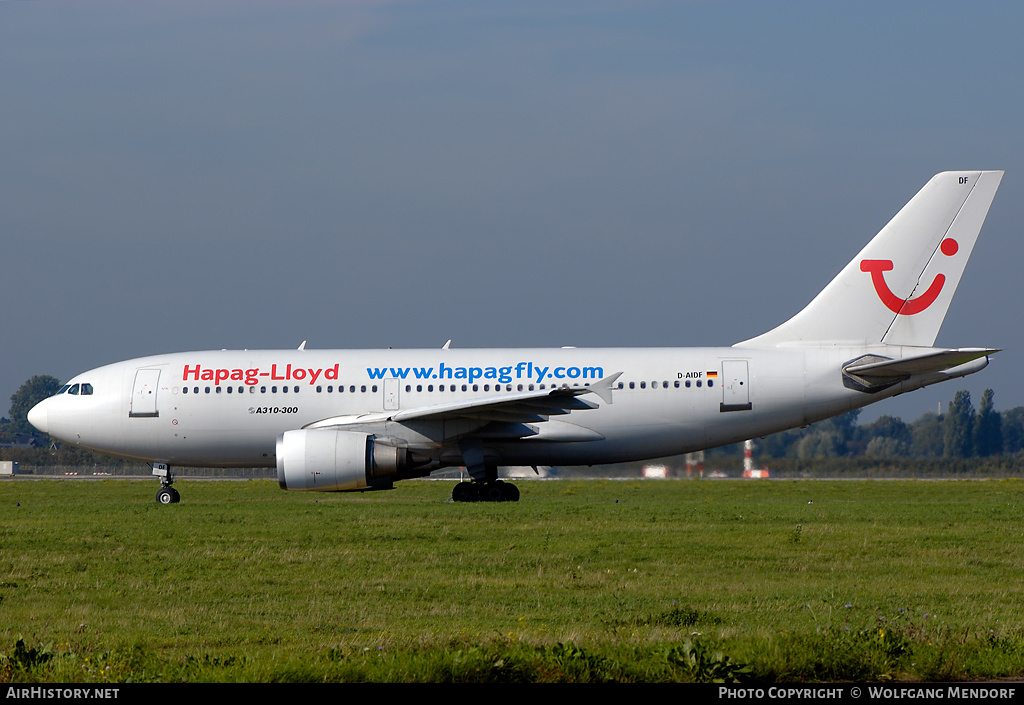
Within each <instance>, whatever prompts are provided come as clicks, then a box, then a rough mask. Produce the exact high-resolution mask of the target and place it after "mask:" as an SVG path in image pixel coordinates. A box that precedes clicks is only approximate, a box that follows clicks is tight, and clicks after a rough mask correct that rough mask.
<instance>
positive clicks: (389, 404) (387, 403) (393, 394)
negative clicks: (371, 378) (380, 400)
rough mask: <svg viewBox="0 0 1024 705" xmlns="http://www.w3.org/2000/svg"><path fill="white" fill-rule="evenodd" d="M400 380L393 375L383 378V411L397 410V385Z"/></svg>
mask: <svg viewBox="0 0 1024 705" xmlns="http://www.w3.org/2000/svg"><path fill="white" fill-rule="evenodd" d="M399 383H400V380H398V379H395V378H394V377H387V378H385V379H384V410H385V411H397V410H398V385H399Z"/></svg>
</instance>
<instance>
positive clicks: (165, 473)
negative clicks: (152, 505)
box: [153, 463, 181, 504]
mask: <svg viewBox="0 0 1024 705" xmlns="http://www.w3.org/2000/svg"><path fill="white" fill-rule="evenodd" d="M153 474H154V475H156V476H157V477H159V478H160V491H159V492H157V493H156V501H157V502H159V503H160V504H177V503H178V502H180V501H181V495H180V494H178V490H176V489H174V488H173V487H171V485H173V484H174V475H173V474H172V473H171V466H170V465H167V464H166V463H153Z"/></svg>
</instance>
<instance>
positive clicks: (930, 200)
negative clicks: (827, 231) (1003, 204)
mask: <svg viewBox="0 0 1024 705" xmlns="http://www.w3.org/2000/svg"><path fill="white" fill-rule="evenodd" d="M1002 178H1003V172H1001V171H947V172H943V173H941V174H937V175H935V176H934V177H932V179H931V180H930V181H929V182H928V183H927V184H925V186H924V188H922V189H921V190H920V191H918V193H917V195H916V196H914V197H913V198H912V199H911V200H910V202H909V203H907V205H905V206H904V207H903V209H902V210H900V212H899V213H897V214H896V216H895V217H894V218H893V219H892V220H890V221H889V223H888V225H886V226H885V227H884V228H882V230H881V231H880V232H879V233H878V234H877V235H876V236H875V237H874V239H872V240H871V242H869V243H868V244H867V246H866V247H864V249H863V250H861V251H860V253H859V254H858V255H857V256H856V257H854V258H853V261H851V262H850V263H849V264H848V265H846V267H845V268H844V269H843V271H841V272H840V273H839V274H838V276H836V278H835V279H833V280H832V282H831V283H830V284H829V285H828V286H826V287H825V288H824V289H823V290H822V292H821V293H820V294H818V295H817V296H816V297H815V298H814V300H813V301H811V303H809V304H808V305H807V307H806V308H804V309H803V310H802V311H800V313H798V314H796V315H795V316H793V317H792V318H791V319H789V320H788V321H786V322H785V323H783V324H782V325H781V326H779V327H778V328H775V329H773V330H771V331H769V332H767V333H765V334H763V335H759V336H757V337H756V338H751V339H750V340H745V341H743V342H742V343H737V344H736V345H737V347H772V346H776V345H785V344H801V343H816V342H826V341H827V342H829V343H839V344H850V345H864V344H872V343H888V344H892V345H916V346H922V347H930V346H931V345H933V344H934V343H935V337H936V336H937V335H938V333H939V327H940V326H941V325H942V320H943V318H945V316H946V311H947V310H948V309H949V303H950V301H951V300H952V299H953V294H954V292H955V291H956V287H957V284H958V283H959V282H960V276H961V275H962V274H963V271H964V267H965V266H966V264H967V260H968V259H969V258H970V256H971V251H972V250H973V249H974V243H975V242H976V241H977V239H978V233H979V232H980V231H981V226H982V225H983V224H984V222H985V216H986V215H987V214H988V209H989V207H990V206H991V205H992V199H993V198H994V197H995V194H996V189H998V188H999V182H1000V180H1001V179H1002Z"/></svg>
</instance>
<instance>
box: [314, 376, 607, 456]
mask: <svg viewBox="0 0 1024 705" xmlns="http://www.w3.org/2000/svg"><path fill="white" fill-rule="evenodd" d="M621 374H622V373H621V372H616V373H615V374H613V375H610V376H608V377H605V378H603V379H601V380H598V381H597V382H594V383H593V384H590V385H587V386H584V387H556V388H554V389H548V390H535V391H526V392H508V393H498V394H491V395H488V396H484V397H479V398H477V399H470V400H462V401H457V402H450V403H445V404H431V405H429V406H421V407H415V408H412V409H402V410H399V411H384V412H375V413H371V414H360V415H355V416H353V415H347V416H333V417H330V418H326V419H322V420H320V421H316V422H314V423H311V424H308V425H306V426H304V427H303V428H305V429H319V428H334V429H342V428H343V429H346V430H350V429H351V430H355V428H357V427H358V428H362V429H366V430H373V431H376V432H379V430H377V429H380V428H383V427H387V428H388V433H389V434H390V433H394V426H395V425H399V426H407V425H410V424H412V425H415V426H416V427H417V428H418V429H420V432H422V429H424V427H429V426H437V427H439V428H447V429H450V430H443V431H441V435H442V436H443V437H444V438H443V439H444V440H447V439H450V438H451V437H452V436H453V435H458V436H467V435H477V436H479V437H482V438H523V437H533V438H535V439H537V440H560V441H588V440H599V439H601V438H603V436H601V434H599V433H596V432H594V431H591V430H590V429H586V428H583V427H580V426H575V425H573V424H567V423H562V422H557V421H551V420H550V417H552V416H560V415H564V414H568V413H570V412H572V411H586V410H589V409H596V408H597V407H598V406H599V405H598V404H597V403H595V402H593V401H590V400H588V399H584V398H583V397H584V396H586V395H596V396H597V397H599V398H600V399H602V400H603V401H604V402H605V403H608V404H610V403H612V387H613V385H614V384H615V382H616V381H617V380H618V378H619V376H620V375H621ZM542 424H543V425H544V426H542ZM431 435H433V434H431ZM443 439H442V438H438V439H437V440H443Z"/></svg>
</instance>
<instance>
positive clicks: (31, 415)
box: [28, 399, 50, 433]
mask: <svg viewBox="0 0 1024 705" xmlns="http://www.w3.org/2000/svg"><path fill="white" fill-rule="evenodd" d="M47 401H49V399H44V400H43V401H41V402H39V403H38V404H36V405H35V406H33V407H32V408H31V409H29V410H28V422H29V423H30V424H32V425H33V426H35V427H36V428H37V429H39V430H40V431H42V432H43V433H48V431H47V429H48V428H49V425H50V424H49V416H50V415H49V413H48V412H47V410H46V409H47V406H46V402H47Z"/></svg>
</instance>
